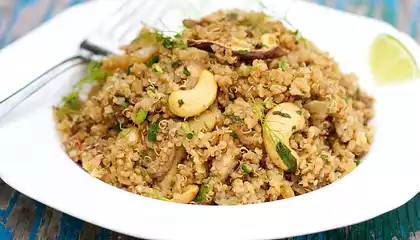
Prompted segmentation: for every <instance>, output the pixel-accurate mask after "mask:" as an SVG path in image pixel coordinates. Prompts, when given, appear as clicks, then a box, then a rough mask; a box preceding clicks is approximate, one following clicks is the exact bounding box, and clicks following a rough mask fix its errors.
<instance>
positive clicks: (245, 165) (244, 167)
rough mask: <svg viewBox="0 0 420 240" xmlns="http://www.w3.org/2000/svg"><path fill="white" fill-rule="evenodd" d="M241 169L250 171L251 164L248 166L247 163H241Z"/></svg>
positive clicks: (245, 171) (246, 171)
mask: <svg viewBox="0 0 420 240" xmlns="http://www.w3.org/2000/svg"><path fill="white" fill-rule="evenodd" d="M241 169H242V171H243V172H244V173H246V174H248V173H250V172H252V167H251V166H248V164H246V163H242V165H241Z"/></svg>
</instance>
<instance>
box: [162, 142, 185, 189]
mask: <svg viewBox="0 0 420 240" xmlns="http://www.w3.org/2000/svg"><path fill="white" fill-rule="evenodd" d="M185 156H186V154H185V149H184V148H180V149H178V150H177V152H176V154H175V157H174V159H173V161H172V167H171V169H170V170H169V172H168V173H167V174H166V176H165V178H164V179H163V180H162V181H161V182H160V183H159V185H160V187H161V188H162V189H169V188H170V187H171V184H172V182H174V181H175V178H176V174H177V172H178V164H180V163H181V161H182V160H183V159H184V158H185Z"/></svg>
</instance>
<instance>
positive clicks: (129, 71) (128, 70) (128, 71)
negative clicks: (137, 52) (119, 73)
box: [127, 63, 134, 75]
mask: <svg viewBox="0 0 420 240" xmlns="http://www.w3.org/2000/svg"><path fill="white" fill-rule="evenodd" d="M133 66H134V63H132V64H130V66H128V69H127V75H130V73H131V68H132V67H133Z"/></svg>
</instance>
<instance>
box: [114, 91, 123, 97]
mask: <svg viewBox="0 0 420 240" xmlns="http://www.w3.org/2000/svg"><path fill="white" fill-rule="evenodd" d="M114 97H125V96H124V95H122V94H121V93H119V92H117V93H115V94H114Z"/></svg>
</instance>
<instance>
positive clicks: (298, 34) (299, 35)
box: [293, 29, 302, 39]
mask: <svg viewBox="0 0 420 240" xmlns="http://www.w3.org/2000/svg"><path fill="white" fill-rule="evenodd" d="M293 34H294V35H295V36H296V38H297V39H301V38H302V34H301V33H300V31H299V29H296V30H295V31H294V32H293Z"/></svg>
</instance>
